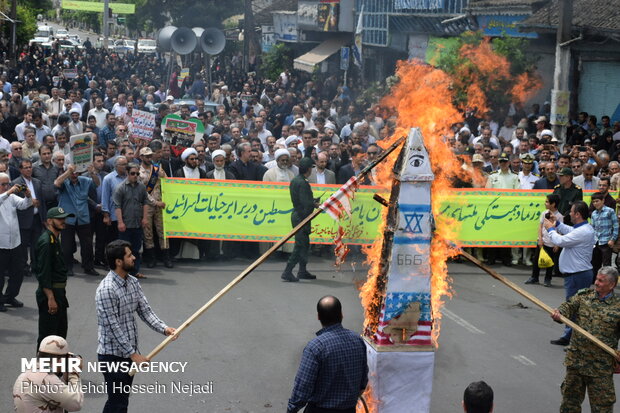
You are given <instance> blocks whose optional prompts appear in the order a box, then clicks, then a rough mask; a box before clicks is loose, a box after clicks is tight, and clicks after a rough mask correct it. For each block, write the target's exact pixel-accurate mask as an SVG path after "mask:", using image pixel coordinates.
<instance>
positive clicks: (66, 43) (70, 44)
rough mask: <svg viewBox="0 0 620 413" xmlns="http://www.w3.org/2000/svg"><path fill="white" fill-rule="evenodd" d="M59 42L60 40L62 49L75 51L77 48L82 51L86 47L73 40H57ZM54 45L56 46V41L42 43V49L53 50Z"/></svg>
mask: <svg viewBox="0 0 620 413" xmlns="http://www.w3.org/2000/svg"><path fill="white" fill-rule="evenodd" d="M57 40H58V44H59V46H60V48H61V49H75V48H76V47H77V48H78V49H82V48H83V47H84V46H82V45H81V44H79V43H78V42H76V41H75V40H71V39H57ZM53 45H54V40H52V41H49V42H45V43H41V47H43V48H51V47H52V46H53Z"/></svg>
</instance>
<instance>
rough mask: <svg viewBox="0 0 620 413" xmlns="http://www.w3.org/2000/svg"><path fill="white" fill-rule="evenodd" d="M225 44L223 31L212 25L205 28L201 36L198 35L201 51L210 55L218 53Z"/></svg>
mask: <svg viewBox="0 0 620 413" xmlns="http://www.w3.org/2000/svg"><path fill="white" fill-rule="evenodd" d="M225 45H226V36H225V35H224V32H223V31H221V30H219V29H215V28H213V27H211V28H208V29H205V31H204V32H203V33H202V36H200V47H201V48H202V51H203V52H205V53H207V54H210V55H212V56H213V55H216V54H220V53H221V52H222V50H224V46H225Z"/></svg>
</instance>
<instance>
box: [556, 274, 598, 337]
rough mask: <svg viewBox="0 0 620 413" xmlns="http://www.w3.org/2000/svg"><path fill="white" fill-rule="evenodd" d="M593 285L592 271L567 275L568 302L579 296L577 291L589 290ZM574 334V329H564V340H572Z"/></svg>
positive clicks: (566, 290)
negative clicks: (574, 296) (576, 295)
mask: <svg viewBox="0 0 620 413" xmlns="http://www.w3.org/2000/svg"><path fill="white" fill-rule="evenodd" d="M591 284H592V270H586V271H581V272H574V273H571V274H566V277H564V292H565V293H566V301H568V299H569V298H571V297H572V296H573V295H575V294H577V291H579V290H581V289H582V288H589V287H590V285H591ZM572 333H573V329H572V328H570V327H568V326H566V327H564V335H563V336H562V337H563V338H565V339H567V340H570V336H571V334H572Z"/></svg>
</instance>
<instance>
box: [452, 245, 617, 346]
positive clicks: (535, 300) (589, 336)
mask: <svg viewBox="0 0 620 413" xmlns="http://www.w3.org/2000/svg"><path fill="white" fill-rule="evenodd" d="M460 254H461V255H462V256H463V257H465V258H467V259H468V260H469V261H471V262H472V263H473V264H474V265H476V266H477V267H478V268H480V269H481V270H483V271H484V272H486V273H487V274H489V275H490V276H491V277H493V278H495V279H496V280H498V281H500V282H502V283H504V284H505V285H507V286H508V287H509V288H511V289H512V290H514V291H516V292H517V293H519V294H521V295H522V296H523V297H525V298H527V299H528V300H530V301H531V302H533V303H534V304H536V305H537V306H539V307H540V308H542V309H543V310H545V311H546V312H548V313H549V314H552V313H553V312H554V311H555V310H554V309H553V308H551V307H550V306H548V305H547V304H545V303H544V302H542V301H541V300H540V299H538V298H537V297H535V296H534V295H532V294H530V293H529V292H527V291H525V290H524V289H523V288H521V287H519V286H517V285H516V284H515V283H513V282H512V281H510V280H508V279H507V278H506V277H504V276H503V275H501V274H499V273H498V272H497V271H495V270H493V269H491V268H489V267H488V266H486V265H484V264H483V263H482V262H480V261H478V259H476V258H475V257H474V256H472V255H471V254H468V253H467V252H465V251H463V250H461V251H460ZM560 317H561V318H560V321H562V322H563V323H564V324H566V325H567V326H569V327H571V328H572V329H573V330H575V331H576V332H578V333H579V334H582V335H584V336H585V337H586V338H587V339H588V340H590V341H591V342H593V343H594V344H596V345H597V346H599V347H600V348H601V349H602V350H604V351H605V352H607V353H609V354H610V355H611V356H613V357H614V358H618V353H616V351H615V350H614V349H613V348H611V347H609V346H608V345H607V344H605V343H603V342H602V341H601V340H599V339H598V338H596V337H595V336H593V335H592V334H591V333H589V332H587V331H586V330H584V329H583V328H582V327H580V326H579V325H578V324H576V323H575V322H574V321H571V320H570V319H568V318H566V317H564V316H563V315H560Z"/></svg>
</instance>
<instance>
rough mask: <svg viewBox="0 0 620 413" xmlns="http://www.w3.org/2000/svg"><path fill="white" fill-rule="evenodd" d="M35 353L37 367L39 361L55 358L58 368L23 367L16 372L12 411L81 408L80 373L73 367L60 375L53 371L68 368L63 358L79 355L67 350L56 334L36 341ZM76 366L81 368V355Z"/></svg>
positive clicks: (59, 412) (51, 411)
mask: <svg viewBox="0 0 620 413" xmlns="http://www.w3.org/2000/svg"><path fill="white" fill-rule="evenodd" d="M37 357H38V359H39V360H38V364H39V365H38V366H37V367H39V368H40V367H41V364H43V363H42V362H46V363H47V362H50V363H53V362H55V363H57V364H58V365H59V367H58V368H57V370H58V371H56V372H47V371H36V372H34V371H25V372H23V373H22V374H20V375H19V377H18V378H17V380H15V384H14V385H13V403H14V404H15V411H16V412H17V413H32V412H48V413H63V412H65V411H67V412H77V411H79V410H81V409H82V406H83V405H84V392H83V391H82V381H81V380H80V374H79V373H78V372H77V371H71V372H68V371H67V372H65V373H64V375H62V376H61V377H62V378H61V377H58V376H57V373H61V372H62V370H67V369H68V368H67V365H68V363H66V360H67V358H69V357H79V356H74V355H73V354H71V353H69V346H68V344H67V341H66V340H65V339H64V338H62V337H59V336H47V337H45V338H44V339H43V341H41V344H40V345H39V352H38V354H37ZM63 366H64V368H63ZM79 368H80V370H81V369H82V360H81V357H80V362H79Z"/></svg>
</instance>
